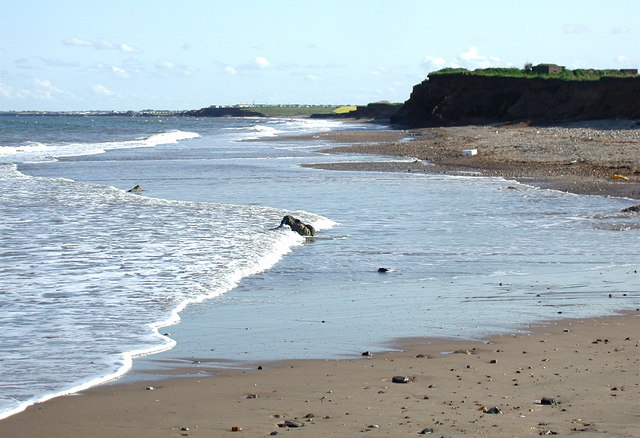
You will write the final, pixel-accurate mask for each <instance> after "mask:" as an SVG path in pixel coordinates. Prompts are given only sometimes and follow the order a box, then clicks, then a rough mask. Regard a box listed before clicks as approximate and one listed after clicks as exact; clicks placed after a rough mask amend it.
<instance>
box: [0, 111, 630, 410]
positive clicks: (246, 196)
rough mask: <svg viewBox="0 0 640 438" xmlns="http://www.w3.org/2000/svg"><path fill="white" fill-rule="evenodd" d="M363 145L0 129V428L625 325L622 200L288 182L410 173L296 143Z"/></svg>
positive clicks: (426, 183)
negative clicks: (427, 350)
mask: <svg viewBox="0 0 640 438" xmlns="http://www.w3.org/2000/svg"><path fill="white" fill-rule="evenodd" d="M380 128H384V127H382V126H375V125H366V124H355V123H346V122H340V121H335V120H316V119H288V118H186V117H120V116H111V117H109V116H100V117H98V116H95V115H91V114H88V115H84V116H80V115H19V116H6V115H5V116H0V418H5V417H7V416H9V415H12V414H14V413H16V412H19V411H21V410H23V409H25V408H26V407H27V406H29V405H31V404H33V403H36V402H38V401H43V400H46V399H49V398H52V397H55V396H58V395H62V394H70V393H75V392H78V391H80V390H82V389H85V388H88V387H91V386H94V385H97V384H100V383H103V382H107V381H111V380H114V379H118V378H130V376H132V375H135V373H136V370H138V371H141V372H140V373H139V374H140V375H142V374H144V372H149V370H154V369H157V370H160V369H162V368H175V367H180V366H183V365H184V366H185V367H187V366H190V367H193V366H198V365H197V364H200V363H202V361H203V360H205V361H210V362H211V361H213V362H214V363H216V364H217V365H220V366H245V365H247V364H256V363H260V362H261V361H271V360H279V359H292V358H301V359H304V358H344V357H354V356H357V355H360V353H361V352H363V351H381V350H385V349H388V348H391V347H390V345H391V344H389V342H390V341H392V340H394V339H398V338H404V337H416V336H419V337H452V338H464V339H480V338H482V337H483V336H487V335H489V334H498V333H507V332H513V331H517V330H526V327H527V326H528V325H530V324H533V323H536V322H540V321H547V320H555V319H560V318H577V317H591V316H599V315H605V314H610V313H613V312H615V311H617V310H620V309H631V308H637V307H638V306H640V292H639V286H640V275H639V274H638V269H640V257H639V253H638V248H639V247H640V245H639V244H640V217H638V216H637V215H633V214H625V213H621V210H622V209H623V208H625V207H628V206H630V205H633V203H634V202H633V201H631V200H629V199H620V198H608V197H600V196H579V195H574V194H568V193H563V192H559V191H553V190H545V189H538V188H535V187H531V186H527V185H522V184H518V183H516V182H515V181H508V180H505V179H502V178H488V177H480V176H477V175H471V174H470V175H456V176H448V175H442V174H428V173H426V174H417V173H410V172H407V173H402V172H398V173H385V172H351V171H330V170H320V169H313V168H307V167H302V165H303V164H305V163H322V162H345V161H371V160H397V161H401V162H402V161H409V160H411V158H389V157H377V156H358V155H348V154H327V153H324V152H323V149H324V148H326V147H327V146H328V144H327V142H326V141H324V140H321V139H319V138H316V137H314V135H313V134H314V133H318V132H323V131H335V130H343V129H380ZM303 134H304V135H306V137H304V140H303V139H298V140H296V139H292V137H291V136H293V135H303ZM410 140H411V139H410V138H407V139H406V141H410ZM331 146H333V144H332V145H331ZM136 185H139V186H141V188H142V189H143V191H142V192H129V191H128V190H129V189H131V188H133V187H134V186H136ZM635 203H637V201H636V202H635ZM284 215H293V216H295V217H298V218H300V219H301V220H303V221H304V222H306V223H310V224H312V225H313V226H314V227H315V228H316V230H317V235H316V236H315V237H313V238H304V237H302V236H299V235H298V234H296V233H294V232H293V231H291V230H290V229H289V228H288V227H287V226H284V227H281V226H280V221H281V219H282V217H283V216H284ZM379 268H384V269H383V271H384V270H386V272H379ZM132 370H133V371H132ZM203 372H204V371H203ZM127 376H129V377H127Z"/></svg>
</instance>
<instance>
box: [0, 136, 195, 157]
mask: <svg viewBox="0 0 640 438" xmlns="http://www.w3.org/2000/svg"><path fill="white" fill-rule="evenodd" d="M199 136H200V135H199V134H198V133H196V132H186V131H180V130H171V131H167V132H161V133H158V134H153V135H150V136H147V137H142V138H139V139H135V140H124V141H111V142H99V143H52V144H43V143H40V142H26V143H25V144H23V145H18V146H0V160H1V161H2V162H5V163H7V162H11V163H24V162H30V163H35V162H45V161H54V160H55V158H57V157H68V156H81V155H96V154H103V153H105V152H106V151H110V150H115V149H133V148H150V147H155V146H158V145H162V144H174V143H178V142H180V141H183V140H190V139H193V138H197V137H199Z"/></svg>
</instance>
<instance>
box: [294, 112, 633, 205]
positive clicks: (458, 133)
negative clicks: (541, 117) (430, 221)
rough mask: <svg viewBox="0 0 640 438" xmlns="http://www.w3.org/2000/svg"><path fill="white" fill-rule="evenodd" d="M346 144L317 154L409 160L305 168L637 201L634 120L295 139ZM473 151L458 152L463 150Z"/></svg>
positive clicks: (333, 134) (354, 133)
mask: <svg viewBox="0 0 640 438" xmlns="http://www.w3.org/2000/svg"><path fill="white" fill-rule="evenodd" d="M304 139H308V140H318V139H322V140H326V141H333V142H337V143H346V144H347V145H346V146H343V145H341V146H336V147H332V148H327V149H324V150H322V152H325V153H354V154H374V155H383V156H393V157H405V158H406V157H411V158H412V159H413V160H414V161H413V162H412V163H398V162H387V163H385V162H373V163H370V162H362V163H316V164H310V165H305V167H312V168H318V169H326V170H364V171H379V172H417V173H444V174H452V175H460V174H463V175H478V176H497V177H503V178H505V179H512V180H516V181H518V182H521V183H524V184H528V185H532V186H536V187H540V188H547V189H554V190H560V191H564V192H569V193H575V194H581V195H599V196H614V197H624V198H630V199H640V124H639V122H637V121H629V120H611V121H593V122H579V123H570V124H564V125H561V126H547V127H540V126H522V125H499V126H495V125H480V126H473V125H472V126H455V127H439V128H422V129H412V130H393V129H388V130H354V131H335V132H328V133H319V134H315V135H313V136H304V137H297V138H296V140H297V141H300V140H304ZM472 149H475V150H477V155H474V156H462V152H463V151H464V150H472Z"/></svg>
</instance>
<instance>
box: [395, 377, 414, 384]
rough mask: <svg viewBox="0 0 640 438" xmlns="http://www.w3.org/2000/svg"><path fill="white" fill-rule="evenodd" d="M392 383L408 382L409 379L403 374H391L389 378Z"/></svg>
mask: <svg viewBox="0 0 640 438" xmlns="http://www.w3.org/2000/svg"><path fill="white" fill-rule="evenodd" d="M391 381H392V382H393V383H409V382H410V381H411V379H409V378H408V377H405V376H393V378H392V379H391Z"/></svg>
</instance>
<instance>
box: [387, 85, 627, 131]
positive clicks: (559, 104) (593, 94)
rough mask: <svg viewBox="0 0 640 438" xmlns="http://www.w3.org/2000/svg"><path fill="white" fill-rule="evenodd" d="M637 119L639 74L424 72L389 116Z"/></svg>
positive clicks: (410, 122)
mask: <svg viewBox="0 0 640 438" xmlns="http://www.w3.org/2000/svg"><path fill="white" fill-rule="evenodd" d="M596 119H640V77H637V76H636V77H629V78H617V77H602V78H600V79H599V80H595V81H567V80H562V79H542V78H519V77H500V76H479V75H464V74H446V75H444V74H439V75H430V76H429V78H428V79H426V80H425V81H423V82H422V83H420V84H418V85H416V86H414V87H413V91H412V93H411V96H410V98H409V100H407V101H406V102H405V103H404V105H402V107H401V108H400V109H399V110H398V111H397V113H396V114H394V115H393V116H392V117H391V122H392V123H393V124H395V125H400V126H407V127H426V126H446V125H461V124H470V123H493V122H518V121H521V122H531V123H553V122H564V121H579V120H596Z"/></svg>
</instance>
